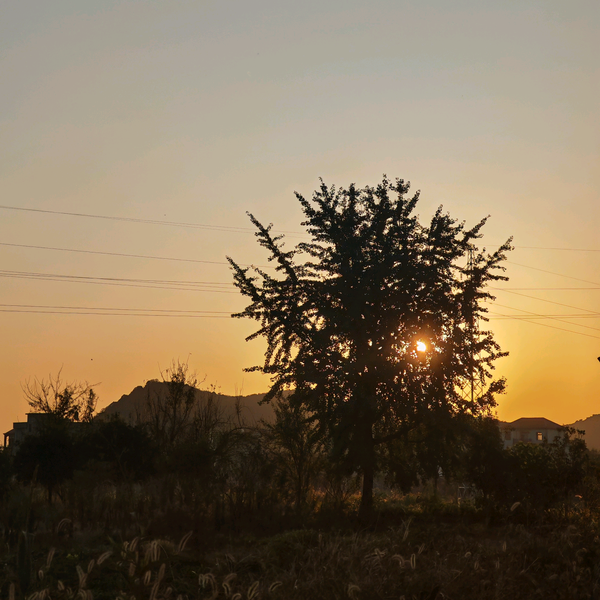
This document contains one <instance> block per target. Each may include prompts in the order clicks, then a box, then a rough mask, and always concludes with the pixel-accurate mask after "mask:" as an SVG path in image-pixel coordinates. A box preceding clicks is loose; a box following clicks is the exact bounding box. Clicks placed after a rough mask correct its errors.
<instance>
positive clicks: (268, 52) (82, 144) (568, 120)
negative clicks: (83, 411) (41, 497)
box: [0, 0, 600, 431]
mask: <svg viewBox="0 0 600 600" xmlns="http://www.w3.org/2000/svg"><path fill="white" fill-rule="evenodd" d="M599 30H600V4H598V2H597V1H595V0H590V1H577V0H575V1H570V2H565V1H561V2H557V1H551V0H543V1H541V0H540V1H535V2H532V1H527V0H519V1H518V2H516V1H515V2H510V1H504V2H499V1H496V2H489V1H484V0H477V1H453V2H441V1H423V0H420V1H419V2H401V1H398V0H395V1H393V2H391V1H390V2H387V1H383V0H372V1H370V2H368V3H367V2H352V1H349V0H344V1H343V2H341V1H340V2H337V1H325V2H323V1H322V0H321V1H319V2H312V1H308V2H307V1H304V2H286V1H283V2H282V1H279V2H239V1H236V2H223V1H221V2H191V1H185V2H183V1H177V0H169V1H168V2H167V1H154V2H150V1H146V2H126V1H122V2H117V1H109V0H103V1H102V2H100V1H85V0H77V1H61V0H53V1H52V2H42V1H39V0H38V1H28V0H20V1H18V2H16V1H13V0H5V1H4V2H2V3H1V4H0V90H1V94H0V139H1V140H2V143H1V144H0V191H1V199H0V204H2V205H3V206H10V207H21V208H33V209H42V210H48V211H63V212H76V213H89V214H94V215H106V216H111V217H125V218H130V219H147V220H153V221H172V222H180V223H189V224H194V223H195V224H203V225H209V226H222V227H233V228H241V230H239V231H231V230H226V229H218V228H217V229H212V230H211V229H204V228H192V227H176V226H169V225H164V224H149V223H141V222H132V221H116V220H106V219H97V218H84V217H75V216H67V215H56V214H49V213H39V212H38V213H36V212H27V211H16V210H10V209H6V208H2V209H0V242H1V243H2V244H22V245H28V246H43V247H46V248H64V249H75V250H86V251H93V252H112V253H116V254H135V255H151V256H156V257H171V258H178V259H187V260H188V261H213V262H215V263H219V264H209V263H202V262H185V261H182V260H178V261H166V260H156V259H142V258H133V257H125V256H107V255H102V254H92V253H87V254H86V253H75V252H64V251H58V250H49V249H39V248H38V249H34V248H24V247H18V246H7V245H0V270H2V271H3V273H4V274H6V273H5V272H6V271H15V272H16V271H18V272H20V273H45V274H57V275H71V276H81V277H95V278H121V279H137V280H141V279H143V280H159V281H161V282H162V281H165V280H169V281H194V282H198V281H203V282H218V283H223V284H228V283H230V282H231V274H230V272H229V270H228V267H227V266H226V265H224V264H221V263H223V262H224V261H225V256H226V255H231V256H232V257H234V258H235V259H237V260H238V261H240V262H246V263H251V262H254V263H257V264H264V260H265V257H264V254H263V253H261V251H260V249H259V248H258V246H257V245H256V243H255V240H254V237H253V235H252V234H251V233H248V232H247V231H244V229H246V228H248V227H249V223H248V220H247V217H246V214H245V213H246V211H251V212H252V213H254V214H255V215H256V216H257V217H258V218H259V219H260V220H262V221H263V222H267V223H268V222H273V223H274V225H275V227H276V229H278V230H284V231H289V232H297V231H299V230H300V225H299V224H300V221H301V213H300V211H299V207H298V203H297V201H296V199H295V198H294V194H293V192H294V190H297V191H298V192H300V193H302V194H304V195H307V196H309V195H310V194H311V193H312V190H313V189H315V187H316V186H317V185H318V183H319V182H318V178H319V177H323V178H324V180H325V181H326V183H328V184H336V185H343V186H347V185H348V184H349V183H350V182H355V183H356V184H357V185H360V186H362V185H366V184H371V185H374V184H376V183H377V182H378V181H380V179H381V176H382V174H383V173H386V174H387V175H388V176H389V177H391V178H395V177H402V178H404V179H408V180H410V181H411V182H412V185H413V189H414V190H417V189H420V190H421V192H422V201H421V204H420V205H419V210H418V212H419V213H420V214H421V216H422V217H423V218H424V219H425V218H428V217H429V216H430V215H431V214H432V212H433V211H434V210H435V208H436V207H437V206H438V205H440V204H443V205H444V208H445V209H446V210H448V211H449V212H450V213H451V215H452V216H454V217H456V218H459V219H461V220H462V219H465V220H466V221H467V224H474V223H476V222H477V221H478V220H479V219H480V218H482V217H484V216H486V215H488V214H489V215H491V218H490V220H489V223H488V225H487V226H486V228H485V237H484V241H485V243H486V244H489V245H490V247H491V246H493V245H494V244H500V243H502V242H503V241H504V240H506V239H507V238H508V237H509V236H511V235H512V236H514V243H515V246H516V247H517V249H516V250H515V251H514V252H513V253H511V255H510V257H509V261H510V262H509V263H508V264H507V267H508V270H507V274H508V275H509V276H510V282H509V283H506V284H502V286H499V287H501V288H503V289H502V291H498V293H497V304H496V306H494V307H492V308H491V310H492V311H493V312H494V313H500V314H502V315H510V316H511V317H512V318H509V319H495V320H493V321H491V322H490V324H491V326H492V327H493V329H494V331H495V333H496V337H497V340H498V341H499V342H500V344H501V346H502V348H503V349H504V350H507V351H509V352H510V357H509V358H506V359H503V360H502V361H501V362H499V363H498V368H497V372H498V374H502V375H505V376H506V377H507V379H508V392H507V394H506V395H505V396H502V397H500V398H499V406H498V416H499V417H500V418H502V419H506V420H513V419H516V418H518V417H521V416H545V417H547V418H549V419H552V420H555V421H558V422H560V423H568V422H573V421H574V420H576V419H580V418H585V417H587V416H589V415H591V414H593V413H599V412H600V363H598V361H597V360H596V357H597V356H600V318H599V315H600V241H599V239H598V238H599V236H600V201H599V196H600V193H599V192H600V169H599V168H598V167H599V165H600V111H599V108H600V107H599V101H598V98H599V97H600V58H599V57H600V38H599V36H598V31H599ZM296 241H298V238H290V242H296ZM531 247H534V248H531ZM548 248H560V250H550V249H548ZM576 249H586V250H588V251H585V252H583V251H577V250H576ZM548 271H549V272H548ZM96 281H98V280H96ZM113 283H115V282H114V281H113ZM117 283H118V282H117ZM120 283H123V282H120ZM133 283H136V282H133ZM137 284H138V285H139V282H137ZM146 285H149V284H146ZM173 287H174V284H169V285H166V284H164V283H160V284H154V287H126V286H122V285H98V284H95V283H82V282H72V281H65V280H61V281H48V280H40V279H39V278H37V279H31V278H29V279H25V278H17V277H6V276H3V277H2V279H1V287H0V304H2V306H1V307H0V310H1V311H2V312H0V335H1V339H2V344H1V345H0V426H3V427H4V430H3V431H6V430H8V429H9V428H10V427H11V422H12V421H13V420H17V419H23V417H24V414H25V412H26V410H27V404H26V402H25V400H24V398H23V394H22V391H21V385H22V384H23V383H24V382H26V381H27V379H28V378H33V377H40V378H41V377H47V376H48V374H51V373H52V374H55V373H56V372H57V371H58V370H59V369H60V368H61V367H62V368H63V375H64V377H65V379H67V380H88V381H89V382H91V383H96V382H101V385H99V386H98V388H97V391H98V393H99V395H100V403H99V407H103V406H106V405H107V404H109V403H110V402H112V401H114V400H117V399H118V398H119V397H120V396H121V395H122V394H125V393H129V392H130V391H131V390H132V388H133V387H135V386H136V385H140V384H143V383H144V382H145V381H146V380H147V379H152V378H156V377H158V376H159V373H160V370H161V369H164V368H166V367H168V366H169V364H170V361H171V360H172V359H173V358H180V359H183V360H189V364H190V367H191V368H193V369H195V370H197V372H198V375H199V376H200V378H205V385H209V384H213V385H216V386H217V387H219V388H220V390H221V391H222V392H223V393H228V394H231V393H235V392H240V391H241V392H242V393H254V392H260V391H265V389H266V380H265V379H264V378H263V377H262V376H260V375H257V374H248V373H243V372H242V369H243V367H245V366H251V365H253V364H255V363H257V362H259V361H260V360H261V357H262V351H263V350H264V344H263V343H262V342H261V341H256V342H251V343H246V342H245V341H244V337H245V336H246V335H247V334H249V333H250V332H251V331H253V324H252V323H249V322H243V321H239V320H231V319H227V318H206V317H200V318H198V317H193V318H192V317H180V316H172V317H166V316H138V314H139V312H140V310H141V309H151V310H181V311H185V310H187V311H235V310H238V309H240V308H241V307H243V306H244V299H243V298H241V297H240V296H239V295H238V294H237V293H235V292H234V290H232V288H230V287H226V286H222V287H218V288H217V289H218V291H206V286H203V287H202V286H199V287H200V289H199V290H198V289H196V290H190V289H185V290H174V289H162V288H173ZM156 288H160V289H156ZM505 288H506V289H505ZM509 288H510V289H509ZM513 288H528V289H525V290H523V289H513ZM534 288H535V289H534ZM538 288H594V289H567V290H564V289H563V290H559V289H538ZM232 292H233V293H232ZM515 292H517V293H515ZM517 294H525V295H526V296H523V295H517ZM527 296H534V297H535V298H536V299H533V298H530V297H527ZM553 303H558V304H553ZM7 305H27V306H70V307H87V308H90V309H93V308H96V309H98V308H100V309H105V308H120V309H124V308H125V309H135V310H133V311H129V312H132V313H134V314H130V315H128V316H123V315H94V314H87V315H81V314H80V315H73V314H62V315H58V314H38V313H30V312H27V313H22V312H11V311H14V310H15V309H19V310H35V309H23V307H22V306H21V307H16V306H7ZM564 305H566V306H564ZM37 310H42V311H46V310H48V309H37ZM525 311H529V312H525ZM71 312H73V311H72V310H71ZM83 312H94V311H93V310H85V311H83ZM96 312H97V311H96ZM100 312H102V311H100ZM113 312H114V311H113ZM125 312H127V311H125ZM531 313H533V314H535V315H552V316H556V315H568V316H565V317H563V318H562V319H561V320H556V318H545V319H543V320H542V319H538V320H537V322H536V323H533V322H531V320H529V321H525V320H522V319H520V318H514V316H515V315H525V316H530V317H531ZM154 314H159V313H154ZM163 314H164V313H163ZM181 314H183V313H181ZM586 314H587V315H588V317H585V318H583V317H573V315H586Z"/></svg>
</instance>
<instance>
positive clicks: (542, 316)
mask: <svg viewBox="0 0 600 600" xmlns="http://www.w3.org/2000/svg"><path fill="white" fill-rule="evenodd" d="M497 306H503V305H502V304H498V305H497ZM506 308H512V307H509V306H507V307H506ZM513 310H522V309H520V308H513ZM502 319H515V320H517V321H518V320H519V319H600V312H597V313H594V314H591V315H565V314H555V315H546V314H537V313H531V314H529V315H509V316H506V317H502ZM494 320H497V318H496V317H494ZM573 325H576V323H573Z"/></svg>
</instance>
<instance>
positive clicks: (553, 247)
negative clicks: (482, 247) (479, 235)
mask: <svg viewBox="0 0 600 600" xmlns="http://www.w3.org/2000/svg"><path fill="white" fill-rule="evenodd" d="M515 249H519V250H561V251H566V252H600V248H564V247H555V246H515Z"/></svg>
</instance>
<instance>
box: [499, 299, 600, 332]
mask: <svg viewBox="0 0 600 600" xmlns="http://www.w3.org/2000/svg"><path fill="white" fill-rule="evenodd" d="M494 305H495V306H500V307H501V308H508V309H510V310H518V311H519V312H523V313H527V314H526V315H523V316H521V315H500V316H502V317H510V316H514V317H516V318H517V319H518V320H524V321H527V317H529V318H532V319H533V318H538V317H540V316H542V315H540V314H539V313H534V312H532V311H530V310H525V309H523V308H515V307H513V306H506V305H505V304H498V303H496V302H495V303H494ZM586 316H587V315H586ZM593 316H597V315H593ZM591 317H592V315H589V317H588V318H591ZM551 318H552V320H553V321H558V322H559V323H565V324H566V325H574V326H575V327H583V328H584V329H593V330H594V331H600V329H598V328H597V327H590V326H589V325H581V324H579V323H571V322H570V321H565V320H563V319H562V318H560V317H551ZM531 322H533V321H531ZM536 322H537V321H536ZM539 324H540V325H542V323H539ZM546 326H547V327H552V325H546ZM555 329H561V328H560V327H559V328H556V327H555ZM564 331H571V333H578V334H580V335H588V334H583V333H581V332H579V331H573V330H571V329H565V330H564Z"/></svg>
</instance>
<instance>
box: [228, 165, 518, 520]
mask: <svg viewBox="0 0 600 600" xmlns="http://www.w3.org/2000/svg"><path fill="white" fill-rule="evenodd" d="M408 191H409V184H408V183H405V182H404V181H403V180H401V179H399V180H396V182H395V183H392V182H390V181H389V180H388V179H387V178H386V177H384V178H383V181H382V182H381V183H380V184H379V185H378V186H377V187H375V188H372V187H365V188H363V189H359V188H357V187H356V186H354V185H351V186H350V187H349V188H348V189H344V188H340V189H339V190H338V189H335V188H333V187H332V188H328V187H327V186H326V185H325V184H324V183H322V184H321V187H320V189H319V190H317V191H316V192H315V193H314V195H313V198H312V200H306V199H305V198H303V197H302V196H301V195H299V194H296V196H297V198H298V200H299V202H300V204H301V206H302V210H303V212H304V215H305V217H306V220H305V221H304V223H303V225H304V226H305V227H306V229H307V232H308V234H309V235H310V237H311V239H310V241H308V242H303V243H300V244H298V245H297V246H296V247H295V248H294V249H291V250H287V251H286V250H284V245H283V242H282V241H281V238H282V237H283V236H279V237H273V236H272V235H271V225H269V226H268V227H264V226H263V225H262V224H261V223H260V222H259V221H258V220H257V219H255V218H254V216H252V215H250V219H251V221H252V222H253V223H254V225H255V226H256V228H257V233H256V235H257V238H258V241H259V243H260V244H261V245H262V246H263V247H264V248H265V249H266V250H267V251H268V252H269V254H270V256H269V260H270V261H272V262H273V263H274V265H275V273H274V274H271V273H268V272H267V271H266V270H264V269H258V268H252V269H251V268H242V267H240V266H239V265H238V264H237V263H236V262H235V261H233V260H232V259H231V258H229V259H228V260H229V262H230V264H231V266H232V268H233V271H234V282H235V285H236V286H237V287H238V288H239V290H240V291H241V293H242V294H244V295H245V296H247V297H248V298H249V299H250V304H249V305H248V306H247V307H246V309H245V310H244V311H242V312H240V313H237V314H235V315H233V316H235V317H246V318H251V319H254V320H256V321H258V322H259V323H260V327H259V329H258V330H257V331H256V332H255V333H254V334H252V335H251V336H249V337H248V338H247V339H249V340H251V339H254V338H257V337H259V336H263V337H265V338H266V341H267V351H266V354H265V361H264V363H263V365H262V366H256V367H252V368H251V369H249V370H256V371H261V372H263V373H266V374H268V375H270V376H271V381H272V386H271V389H270V391H269V392H268V394H267V395H266V397H265V400H266V401H269V400H271V399H273V398H275V397H277V396H279V395H280V394H281V392H282V391H283V390H286V389H294V390H295V392H294V396H293V401H294V402H297V403H298V404H299V405H303V406H305V407H306V408H307V409H308V410H309V411H310V412H312V413H313V414H314V415H315V416H316V417H317V418H318V420H319V422H320V424H321V426H322V427H323V428H324V429H327V430H328V432H329V434H330V436H331V438H332V440H333V447H334V450H335V451H336V452H337V456H338V458H339V460H343V461H345V462H347V463H350V464H352V465H353V466H354V468H355V469H357V470H358V471H359V472H360V473H362V475H363V487H362V499H361V505H360V511H359V512H360V515H361V516H362V517H369V516H370V513H371V510H372V502H373V478H374V474H375V472H376V471H377V470H378V454H379V452H378V449H379V448H380V447H381V446H382V445H385V444H386V443H388V442H391V441H393V440H396V439H403V438H405V437H406V436H407V435H408V434H409V433H410V432H411V431H412V430H413V429H414V428H415V427H418V426H419V425H420V424H421V423H422V422H423V420H425V419H426V418H429V416H428V415H430V414H432V413H435V414H445V413H446V414H451V415H455V414H464V413H467V414H473V415H477V414H481V413H485V412H487V411H489V410H490V409H491V408H492V407H493V406H494V405H495V400H494V397H495V395H496V394H497V393H500V392H502V391H503V390H504V381H503V380H502V379H500V380H496V381H493V380H491V369H492V368H493V363H494V361H495V360H496V359H497V358H499V357H500V356H503V355H504V354H503V353H502V352H501V351H500V348H499V347H498V345H497V344H496V342H495V341H494V340H493V337H492V334H491V332H489V331H481V330H478V329H477V327H476V325H475V324H476V322H477V321H478V319H479V320H485V313H486V308H485V307H484V306H483V302H484V301H487V300H491V299H492V296H491V295H490V294H489V292H487V291H486V289H485V287H486V285H487V284H488V283H489V282H491V281H496V280H499V279H505V277H503V276H502V275H501V274H500V273H498V270H499V269H500V270H501V269H502V266H501V263H502V261H503V259H504V258H505V252H506V251H507V250H508V249H509V248H510V245H509V242H507V243H506V244H504V245H502V246H501V247H500V248H499V249H498V250H497V251H496V252H494V253H492V254H489V253H487V252H486V251H485V249H484V250H481V251H480V250H479V249H478V248H477V247H476V245H475V242H476V241H477V239H478V238H480V237H481V229H482V227H483V225H484V223H485V219H484V220H482V221H481V222H479V223H478V224H477V225H475V227H473V228H471V229H467V228H466V227H465V225H464V223H458V222H457V221H455V220H454V219H452V218H451V217H450V216H449V215H447V214H445V213H444V212H443V211H442V209H441V208H440V209H438V210H437V212H436V213H435V215H434V216H433V218H432V220H431V222H430V224H429V225H422V224H421V223H420V222H419V219H418V217H417V216H416V215H415V214H414V210H415V208H416V205H417V202H418V200H419V194H418V193H417V194H415V195H414V196H413V197H412V198H409V197H407V196H406V195H407V193H408ZM469 257H470V258H471V260H468V258H469ZM473 376H475V377H477V378H478V379H479V380H481V381H482V382H484V383H485V384H486V385H487V387H486V388H485V390H484V393H482V394H481V395H480V396H479V397H477V398H475V399H474V401H473V402H471V401H468V400H465V399H464V398H463V397H462V395H461V394H460V393H459V388H460V386H461V384H463V383H464V381H468V380H470V379H471V377H473Z"/></svg>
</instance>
